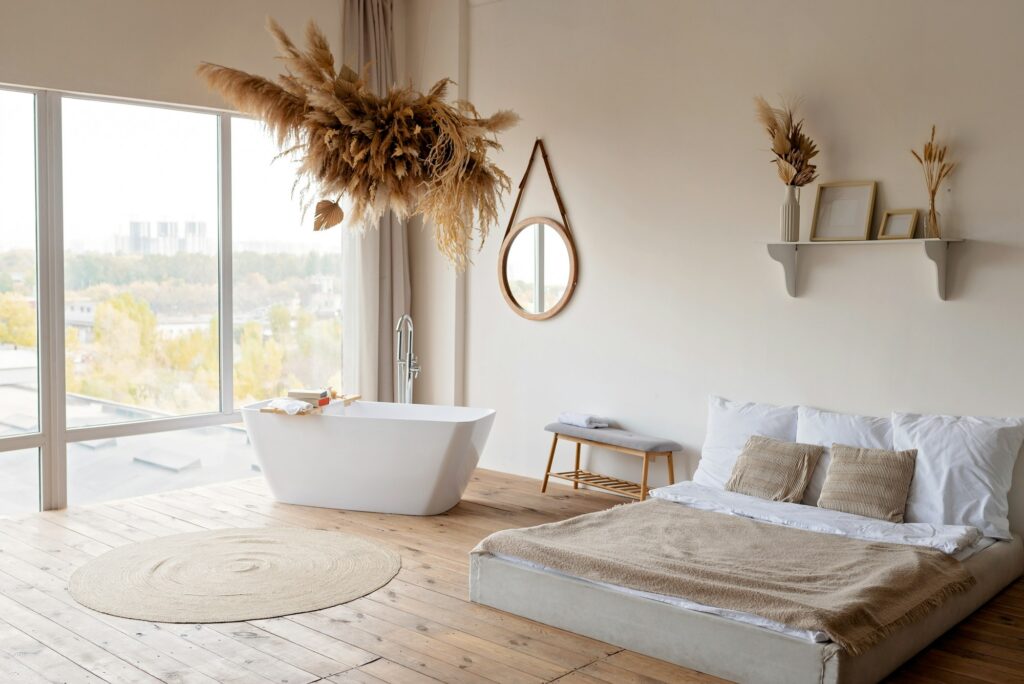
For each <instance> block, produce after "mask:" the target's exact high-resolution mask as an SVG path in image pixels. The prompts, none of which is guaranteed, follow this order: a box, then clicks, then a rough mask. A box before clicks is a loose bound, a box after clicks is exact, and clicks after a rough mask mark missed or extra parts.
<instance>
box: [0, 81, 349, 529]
mask: <svg viewBox="0 0 1024 684" xmlns="http://www.w3.org/2000/svg"><path fill="white" fill-rule="evenodd" d="M53 113H56V114H59V116H52V114H53ZM40 122H45V123H40ZM37 127H41V130H37ZM222 132H223V133H224V134H225V135H224V137H223V138H222V136H221V134H222ZM54 139H58V140H59V141H60V147H59V150H60V154H51V153H52V152H53V151H54V147H52V146H51V144H50V141H52V140H54ZM37 149H38V150H39V151H40V152H39V153H38V159H37ZM229 150H230V159H229V160H227V159H225V160H224V161H225V162H229V163H224V164H221V161H222V160H221V158H220V155H221V154H225V153H227V152H228V151H229ZM277 157H278V149H277V145H276V144H275V142H274V140H273V138H272V137H271V136H270V135H269V134H268V133H267V132H266V131H265V130H264V129H263V127H262V126H261V124H259V123H258V122H255V121H252V120H249V119H245V118H240V117H234V116H232V115H230V114H216V113H208V112H205V111H193V110H189V109H186V108H175V107H162V106H156V105H148V104H139V103H131V102H125V101H110V100H104V99H100V98H90V97H86V96H74V95H63V94H61V93H57V92H51V91H33V92H25V91H15V90H12V89H7V90H3V89H0V515H5V514H10V513H17V512H23V511H30V510H35V509H38V507H39V505H40V501H41V499H40V492H46V493H47V497H46V498H44V499H43V500H42V501H43V503H45V505H46V506H47V507H62V506H64V505H66V504H67V503H69V502H70V503H72V504H82V503H89V502H95V501H102V500H106V499H111V498H121V497H127V496H137V495H140V494H147V493H152V492H157V491H165V490H171V489H178V488H182V487H192V486H195V485H200V484H207V483H212V482H219V481H223V480H230V479H237V478H241V477H247V476H249V475H251V474H253V473H254V469H255V464H254V458H253V454H252V450H251V448H250V447H249V443H248V440H247V438H246V435H245V431H244V429H243V428H242V427H241V425H240V424H239V416H238V414H237V413H236V412H235V411H236V409H237V408H238V407H240V406H243V405H245V404H249V403H252V402H255V401H259V400H263V399H268V398H272V397H274V396H280V395H282V394H284V393H285V392H286V391H287V390H288V389H291V388H294V387H299V386H313V387H319V386H323V385H328V384H329V385H334V386H335V387H338V388H340V385H341V377H342V375H341V373H342V324H343V322H342V317H341V302H342V293H343V279H342V233H341V231H337V230H336V231H329V232H322V233H314V232H313V231H312V230H311V227H310V226H311V222H312V216H311V215H308V214H307V215H304V214H303V209H302V202H301V200H300V198H299V197H297V196H293V184H294V181H295V173H294V171H295V165H294V163H292V162H290V161H287V160H283V159H277ZM57 178H60V179H61V181H62V182H61V183H60V184H59V187H58V186H56V185H55V184H54V179H57ZM225 190H227V191H229V192H230V198H224V199H225V200H227V199H230V202H229V203H228V202H226V203H225V204H230V207H231V209H230V215H228V214H223V213H222V212H224V211H225V210H226V207H222V206H221V199H222V197H221V195H220V193H221V192H222V191H225ZM51 206H54V207H56V208H59V209H60V211H57V212H44V213H40V212H39V211H38V207H51ZM222 221H224V222H225V225H224V227H223V230H222V225H221V222H222ZM228 227H230V230H228ZM222 232H223V234H222ZM39 236H43V237H46V238H47V239H45V240H40V239H39ZM49 236H54V239H52V240H51V239H49ZM61 261H63V280H62V281H61V280H60V277H59V274H60V269H59V268H56V265H59V264H60V263H61ZM51 266H52V267H54V268H55V270H56V271H57V277H56V278H54V282H53V288H55V289H54V290H53V291H52V292H48V291H47V288H43V294H44V295H45V296H44V297H41V296H40V293H39V289H38V284H37V280H38V279H39V273H40V271H39V269H40V268H41V267H45V268H44V269H43V272H46V271H47V269H48V268H49V267H51ZM222 272H230V273H231V275H232V277H231V281H230V282H226V281H222V280H221V274H222ZM222 312H224V313H223V314H222ZM222 315H224V316H229V317H230V318H229V321H228V323H229V324H230V325H225V324H222V323H221V316H222ZM61 320H62V321H63V329H64V338H63V346H64V354H63V357H59V354H58V358H56V359H54V358H52V355H50V354H48V353H41V352H40V347H39V344H40V342H39V331H40V330H42V331H47V330H53V329H58V330H59V329H60V323H59V321H61ZM227 330H231V339H230V341H228V340H225V342H229V343H227V344H222V342H221V333H222V331H224V334H225V335H227V332H226V331H227ZM47 339H48V338H47V337H46V336H45V335H44V336H43V339H42V341H43V342H44V343H45V342H46V341H47ZM60 342H61V340H60V339H59V338H58V339H57V340H56V341H55V343H56V344H57V345H59V344H60ZM58 348H59V347H58ZM40 377H43V378H47V377H49V378H50V381H49V382H50V383H51V384H50V385H47V386H41V385H40V380H39V379H40ZM60 379H63V381H64V391H63V393H61V392H60V387H59V384H58V382H59V380H60ZM229 385H230V386H231V387H232V388H233V396H230V395H229V391H228V387H229ZM54 398H56V399H57V401H58V405H59V401H60V400H61V399H63V400H64V402H65V408H66V415H65V416H63V417H64V418H65V419H66V422H63V421H62V420H61V418H62V416H61V414H60V411H59V410H53V411H45V412H43V411H41V407H51V406H52V403H50V402H51V401H52V399H54ZM41 463H45V464H48V465H49V466H50V467H47V468H44V469H40V464H41ZM65 465H66V472H67V474H68V476H67V482H66V484H67V487H66V497H65V494H64V492H65V488H64V487H63V486H61V485H62V484H63V483H60V485H58V484H57V483H53V482H50V481H46V482H42V481H41V480H42V479H43V476H44V474H48V473H54V474H60V473H63V472H64V471H65V468H64V466H65ZM46 477H50V475H46Z"/></svg>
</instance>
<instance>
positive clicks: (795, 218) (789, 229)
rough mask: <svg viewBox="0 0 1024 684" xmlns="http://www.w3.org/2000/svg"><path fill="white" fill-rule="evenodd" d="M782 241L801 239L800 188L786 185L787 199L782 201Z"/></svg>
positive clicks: (797, 240)
mask: <svg viewBox="0 0 1024 684" xmlns="http://www.w3.org/2000/svg"><path fill="white" fill-rule="evenodd" d="M781 219H782V220H781V226H782V241H783V242H799V241H800V188H798V187H797V186H795V185H787V186H786V201H785V202H783V203H782V216H781Z"/></svg>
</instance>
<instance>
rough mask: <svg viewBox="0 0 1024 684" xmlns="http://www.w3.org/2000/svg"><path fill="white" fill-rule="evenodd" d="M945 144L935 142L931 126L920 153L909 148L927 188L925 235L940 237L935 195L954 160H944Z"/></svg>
mask: <svg viewBox="0 0 1024 684" xmlns="http://www.w3.org/2000/svg"><path fill="white" fill-rule="evenodd" d="M947 151H948V148H947V146H946V145H939V144H938V143H936V142H935V126H934V125H933V126H932V137H931V138H929V140H928V142H926V143H925V144H924V150H922V151H921V153H920V154H918V153H917V151H916V150H910V154H912V155H914V159H916V160H917V163H918V164H920V165H921V168H922V169H923V170H924V184H925V187H926V188H927V189H928V215H927V216H926V217H925V224H924V226H925V237H930V238H940V237H942V231H941V230H940V228H939V214H938V212H937V211H935V195H937V194H938V192H939V186H941V185H942V181H944V180H945V179H946V178H948V177H949V174H951V173H953V169H955V168H956V162H952V161H946V152H947Z"/></svg>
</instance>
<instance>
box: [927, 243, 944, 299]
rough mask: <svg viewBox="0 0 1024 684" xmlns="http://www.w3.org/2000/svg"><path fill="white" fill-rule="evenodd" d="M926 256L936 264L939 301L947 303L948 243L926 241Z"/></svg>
mask: <svg viewBox="0 0 1024 684" xmlns="http://www.w3.org/2000/svg"><path fill="white" fill-rule="evenodd" d="M924 254H925V256H927V257H928V258H929V259H931V260H932V262H933V263H934V264H935V277H936V279H937V281H938V286H939V299H941V300H942V301H946V256H947V255H948V254H949V243H948V242H938V241H936V242H932V241H930V240H928V241H924Z"/></svg>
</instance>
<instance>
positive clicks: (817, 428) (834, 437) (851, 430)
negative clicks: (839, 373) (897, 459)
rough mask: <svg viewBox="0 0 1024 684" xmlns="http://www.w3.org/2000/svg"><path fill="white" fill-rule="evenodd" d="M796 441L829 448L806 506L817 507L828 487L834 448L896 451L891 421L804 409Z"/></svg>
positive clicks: (820, 461)
mask: <svg viewBox="0 0 1024 684" xmlns="http://www.w3.org/2000/svg"><path fill="white" fill-rule="evenodd" d="M796 441H797V442H800V443H801V444H820V445H821V446H823V447H825V451H823V452H822V454H821V456H820V457H819V458H818V465H817V466H815V468H814V474H813V475H811V483H810V484H809V485H807V490H806V491H805V492H804V498H803V503H805V504H807V505H808V506H816V505H818V497H819V496H821V488H822V487H823V486H824V485H825V475H826V474H827V473H828V464H829V461H831V460H832V444H833V443H835V444H842V445H844V446H852V447H860V448H862V449H885V450H886V451H892V421H891V420H889V419H888V418H876V417H874V416H853V415H850V414H847V413H832V412H830V411H819V410H818V409H813V408H808V407H807V406H801V407H800V409H799V411H798V419H797V423H796Z"/></svg>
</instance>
